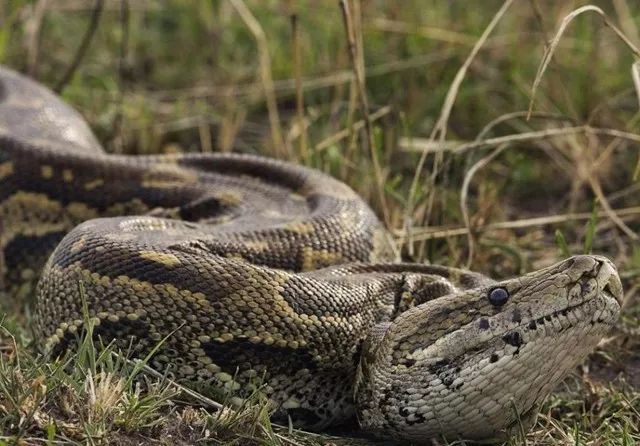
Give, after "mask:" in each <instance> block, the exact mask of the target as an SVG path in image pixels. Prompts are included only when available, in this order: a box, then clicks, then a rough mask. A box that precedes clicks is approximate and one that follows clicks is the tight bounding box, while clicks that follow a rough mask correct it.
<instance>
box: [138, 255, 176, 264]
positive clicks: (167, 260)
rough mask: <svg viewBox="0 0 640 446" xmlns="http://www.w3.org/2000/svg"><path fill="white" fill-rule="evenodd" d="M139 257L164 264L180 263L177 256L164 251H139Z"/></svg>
mask: <svg viewBox="0 0 640 446" xmlns="http://www.w3.org/2000/svg"><path fill="white" fill-rule="evenodd" d="M140 257H142V258H143V259H146V260H151V261H152V262H156V263H160V264H162V265H164V266H176V265H180V264H181V263H182V262H181V261H180V259H179V258H178V257H176V256H175V255H173V254H169V253H166V252H157V251H140Z"/></svg>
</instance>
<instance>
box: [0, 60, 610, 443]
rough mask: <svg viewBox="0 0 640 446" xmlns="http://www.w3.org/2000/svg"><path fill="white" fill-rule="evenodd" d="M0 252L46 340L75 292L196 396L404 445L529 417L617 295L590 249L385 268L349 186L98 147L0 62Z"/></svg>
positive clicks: (484, 434)
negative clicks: (516, 267) (534, 264)
mask: <svg viewBox="0 0 640 446" xmlns="http://www.w3.org/2000/svg"><path fill="white" fill-rule="evenodd" d="M54 248H55V250H54ZM52 251H53V252H52ZM51 252H52V253H51ZM49 254H51V255H50V256H49ZM47 259H48V260H47ZM0 267H2V275H3V279H4V285H5V287H6V288H8V289H9V290H10V291H11V293H14V294H15V293H26V294H28V293H29V290H30V288H29V284H30V283H34V281H35V278H37V277H38V276H40V280H39V283H38V286H37V290H36V293H37V297H36V303H35V313H36V323H37V326H38V329H39V330H40V332H41V333H42V335H43V337H44V341H43V343H44V344H45V345H46V347H47V348H48V349H50V350H56V349H58V350H59V349H62V348H64V347H65V346H66V345H67V344H68V343H69V342H70V341H71V340H72V339H73V338H74V336H75V333H77V332H79V331H80V330H81V329H82V327H83V320H84V316H83V304H86V309H87V312H88V315H89V317H91V318H92V320H93V322H94V323H95V324H96V327H95V333H96V334H98V335H101V336H102V337H103V338H105V339H106V340H113V339H114V340H116V342H117V343H118V344H119V345H120V346H122V347H124V348H131V346H133V350H134V352H133V353H134V354H135V355H138V356H144V355H145V354H147V353H148V352H150V351H151V350H152V349H153V348H154V347H156V346H157V345H158V344H159V343H160V347H159V349H158V351H157V352H156V353H155V354H154V355H153V357H152V359H151V361H150V365H151V366H153V367H154V368H156V369H158V370H162V371H167V370H168V372H169V373H170V374H171V375H172V376H174V377H175V378H176V379H178V380H180V381H183V382H187V383H189V384H190V385H194V386H197V387H198V389H204V390H202V391H204V392H207V393H209V394H213V395H216V396H217V395H226V397H227V398H230V400H231V402H235V403H240V402H241V401H242V399H243V398H246V397H247V395H249V394H250V393H251V392H252V391H254V390H255V388H256V386H261V387H260V391H261V392H263V393H264V394H266V395H267V396H268V397H269V399H270V400H271V401H273V403H275V405H276V408H277V409H276V412H275V417H276V418H284V419H286V417H290V418H291V419H292V420H293V422H294V423H295V424H297V425H302V426H307V427H314V428H321V427H323V426H326V425H329V424H334V423H337V422H339V421H342V420H344V419H347V418H349V417H351V416H353V414H354V413H355V414H356V415H357V417H358V420H359V423H360V425H361V426H362V428H363V429H365V430H368V431H372V432H377V433H379V434H382V435H386V436H391V437H397V438H403V439H411V440H415V441H423V440H425V439H428V438H430V437H433V436H442V435H444V436H446V437H447V438H452V439H455V438H465V439H485V440H486V439H499V438H504V437H505V436H507V435H509V434H510V432H511V430H512V429H513V428H514V426H517V425H522V424H524V425H530V424H531V423H532V422H533V420H534V419H535V414H536V411H537V408H538V407H539V405H540V404H541V402H542V401H543V400H544V398H545V397H546V395H547V394H548V393H549V392H550V391H551V390H552V389H553V387H554V385H556V384H557V383H558V382H559V381H560V380H561V379H562V378H563V377H564V376H565V375H566V373H567V372H568V371H569V370H571V369H572V368H573V367H574V366H575V365H576V364H577V363H578V362H579V361H581V360H582V359H583V358H584V357H585V355H586V354H587V353H588V352H589V351H590V350H591V349H592V348H593V347H594V346H595V345H596V344H597V342H598V341H599V339H600V338H601V337H602V336H603V334H604V333H606V331H607V330H608V328H609V327H610V326H611V325H612V324H613V323H614V322H615V320H616V319H617V317H618V313H619V310H620V306H619V302H620V300H621V296H622V289H621V285H620V280H619V278H618V275H617V273H616V270H615V267H614V266H613V265H612V264H611V262H610V261H608V260H607V259H605V258H602V257H596V256H579V257H574V258H571V259H568V260H566V261H564V262H561V263H558V264H556V265H553V266H551V267H548V268H546V269H543V270H540V271H537V272H534V273H531V274H528V275H525V276H522V277H518V278H515V279H511V280H506V281H502V282H495V281H493V280H491V279H488V278H486V277H484V276H482V275H480V274H476V273H472V272H468V271H462V270H458V269H454V268H448V267H441V266H428V265H418V264H402V263H392V262H391V254H390V250H389V245H388V241H387V234H386V232H385V230H384V228H383V227H382V225H381V224H380V223H379V221H378V220H377V218H376V217H375V215H374V214H373V213H372V212H371V210H370V209H369V207H368V206H367V205H366V204H365V203H364V202H363V201H362V200H361V199H360V198H359V197H358V196H357V195H356V194H355V193H354V192H353V191H352V190H351V189H349V188H348V187H347V186H345V185H344V184H342V183H340V182H338V181H336V180H334V179H332V178H330V177H328V176H326V175H324V174H321V173H319V172H316V171H313V170H310V169H306V168H302V167H297V166H294V165H291V164H287V163H282V162H277V161H273V160H268V159H264V158H260V157H254V156H243V155H231V154H226V155H225V154H213V155H165V156H114V155H107V154H105V153H104V152H103V151H102V149H101V147H100V145H99V144H98V142H97V141H96V139H95V137H94V136H93V135H92V133H91V132H90V130H89V129H88V127H87V125H86V124H85V123H84V121H83V120H82V118H81V117H79V115H77V114H76V113H75V112H74V111H73V110H71V109H70V108H69V107H68V106H66V105H65V104H63V103H62V102H61V101H59V100H58V99H57V98H56V97H55V96H54V95H53V94H52V93H50V92H49V91H48V90H46V89H44V88H43V87H41V86H40V85H38V84H36V83H34V82H32V81H30V80H28V79H26V78H24V77H22V76H20V75H18V74H17V73H14V72H12V71H10V70H7V69H1V70H0ZM40 271H42V272H41V274H40ZM25 290H26V291H25Z"/></svg>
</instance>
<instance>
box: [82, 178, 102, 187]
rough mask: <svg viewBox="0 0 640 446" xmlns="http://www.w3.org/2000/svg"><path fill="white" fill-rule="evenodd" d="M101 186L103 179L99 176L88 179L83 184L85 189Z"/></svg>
mask: <svg viewBox="0 0 640 446" xmlns="http://www.w3.org/2000/svg"><path fill="white" fill-rule="evenodd" d="M101 186H104V180H103V179H100V178H98V179H95V180H92V181H89V182H87V183H85V184H84V188H85V189H86V190H93V189H96V188H98V187H101Z"/></svg>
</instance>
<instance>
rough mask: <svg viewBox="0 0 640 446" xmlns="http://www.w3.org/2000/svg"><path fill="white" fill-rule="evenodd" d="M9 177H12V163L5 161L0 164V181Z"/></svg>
mask: <svg viewBox="0 0 640 446" xmlns="http://www.w3.org/2000/svg"><path fill="white" fill-rule="evenodd" d="M10 175H13V163H12V162H11V161H7V162H4V163H2V164H0V180H4V179H5V178H7V177H8V176H10Z"/></svg>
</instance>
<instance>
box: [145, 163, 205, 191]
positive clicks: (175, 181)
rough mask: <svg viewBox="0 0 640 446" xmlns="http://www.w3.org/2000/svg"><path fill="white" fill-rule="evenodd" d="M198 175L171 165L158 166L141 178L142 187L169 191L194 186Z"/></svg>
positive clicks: (150, 169)
mask: <svg viewBox="0 0 640 446" xmlns="http://www.w3.org/2000/svg"><path fill="white" fill-rule="evenodd" d="M197 182H198V175H197V174H196V173H194V172H191V171H188V170H186V169H180V168H177V167H175V166H172V165H159V166H154V167H152V168H149V170H148V171H147V172H145V174H144V177H143V178H142V186H143V187H149V188H157V189H171V188H174V187H184V186H185V185H187V184H196V183H197Z"/></svg>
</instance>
